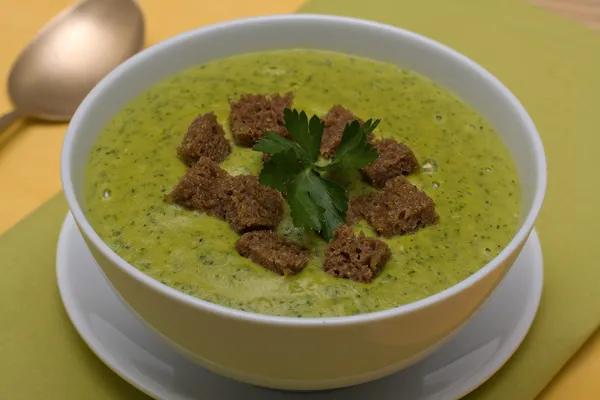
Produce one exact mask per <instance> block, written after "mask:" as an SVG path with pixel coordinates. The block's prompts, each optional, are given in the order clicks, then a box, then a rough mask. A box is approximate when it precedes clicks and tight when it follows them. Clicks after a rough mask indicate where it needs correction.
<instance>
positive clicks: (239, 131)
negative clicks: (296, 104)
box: [229, 92, 293, 147]
mask: <svg viewBox="0 0 600 400" xmlns="http://www.w3.org/2000/svg"><path fill="white" fill-rule="evenodd" d="M292 98H293V94H292V93H291V92H288V93H286V94H285V95H283V96H281V95H279V94H272V95H271V96H270V97H267V96H265V95H262V94H256V95H255V94H243V95H242V96H241V97H240V99H239V100H237V101H234V100H229V105H230V106H231V114H230V116H229V125H230V128H231V134H232V135H233V139H234V140H235V142H236V143H237V144H238V145H239V146H245V147H251V146H253V145H254V144H255V143H256V142H257V141H258V140H259V139H260V138H262V137H263V136H264V134H265V132H276V133H279V134H280V135H283V136H286V137H289V133H288V131H287V130H286V129H285V122H284V120H283V110H284V109H286V108H291V107H292Z"/></svg>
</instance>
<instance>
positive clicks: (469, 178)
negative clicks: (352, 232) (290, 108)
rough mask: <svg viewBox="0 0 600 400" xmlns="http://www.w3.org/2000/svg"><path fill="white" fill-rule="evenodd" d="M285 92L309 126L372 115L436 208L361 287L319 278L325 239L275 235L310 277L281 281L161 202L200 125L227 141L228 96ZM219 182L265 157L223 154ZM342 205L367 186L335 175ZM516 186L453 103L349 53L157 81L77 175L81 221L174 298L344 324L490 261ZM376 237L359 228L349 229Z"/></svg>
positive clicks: (513, 209) (225, 234)
mask: <svg viewBox="0 0 600 400" xmlns="http://www.w3.org/2000/svg"><path fill="white" fill-rule="evenodd" d="M287 91H292V92H293V93H294V108H297V109H299V110H305V111H306V112H307V113H308V114H309V115H311V114H317V115H319V116H322V115H324V114H325V113H327V111H328V110H329V108H330V107H331V106H332V105H334V104H342V105H343V106H345V107H346V108H348V109H350V110H351V111H353V112H354V113H355V114H356V115H357V116H359V117H361V118H363V119H365V120H366V119H368V118H380V119H381V124H380V125H379V127H378V128H377V129H376V130H375V134H376V136H378V137H391V138H395V139H397V140H398V141H401V142H403V143H405V144H406V145H408V146H410V147H411V148H412V150H413V151H414V152H415V154H416V155H417V157H418V159H419V161H420V163H421V165H422V167H421V170H420V171H419V172H417V173H415V174H413V175H410V176H409V177H408V179H409V180H410V181H411V182H412V183H414V184H415V185H417V186H418V187H420V188H422V189H423V190H424V191H425V192H427V194H429V196H430V197H432V198H433V200H434V201H435V203H436V210H437V212H438V214H439V216H440V222H439V223H438V224H437V225H434V226H431V227H427V228H425V229H422V230H420V231H418V232H417V233H415V234H412V235H406V236H395V237H392V238H384V239H383V240H384V241H385V242H386V243H387V244H388V245H389V246H390V248H391V250H392V254H393V255H392V258H391V260H390V261H389V262H388V263H387V264H386V265H385V267H384V269H383V271H382V272H381V274H380V275H379V276H378V277H377V278H376V279H375V280H374V281H373V282H372V283H368V284H363V283H357V282H354V281H351V280H347V279H340V278H335V277H332V276H330V275H327V274H326V273H324V272H323V251H324V249H325V247H326V245H327V243H326V242H325V240H324V239H322V238H320V237H318V236H316V235H315V234H313V233H310V232H304V231H300V230H298V229H296V228H294V227H293V225H292V222H291V219H290V218H289V217H286V218H285V219H284V221H283V222H282V224H281V225H280V226H279V228H278V229H279V231H280V232H281V233H282V234H284V235H285V236H287V237H288V238H292V239H294V240H296V241H298V242H300V243H302V244H303V245H306V246H308V247H309V248H310V249H311V256H310V261H309V263H308V265H307V267H306V268H305V269H304V270H303V271H301V272H300V273H299V274H297V275H295V276H286V277H282V276H279V275H277V274H276V273H274V272H272V271H269V270H267V269H265V268H263V267H261V266H259V265H256V264H254V263H253V262H252V261H250V260H249V259H246V258H243V257H241V256H240V255H238V253H237V252H236V250H235V243H236V241H237V240H238V238H239V236H240V235H239V234H237V233H235V232H234V231H233V230H232V229H230V227H229V226H228V224H227V223H226V222H225V221H222V220H219V219H217V218H214V217H210V216H207V215H203V214H201V213H197V212H192V211H189V210H185V209H182V208H181V207H179V206H177V205H172V204H168V203H166V202H165V201H164V195H165V193H166V192H168V191H170V190H171V189H172V188H173V186H174V185H175V184H177V182H178V180H179V178H180V177H181V176H183V175H184V174H185V172H186V170H187V167H186V166H185V165H184V163H183V162H181V160H180V159H178V157H177V153H176V147H177V146H178V144H179V143H180V142H181V140H182V137H183V135H184V134H185V132H186V130H187V127H188V125H189V124H190V122H191V121H192V120H193V119H194V117H196V116H197V115H198V114H203V113H206V112H209V111H214V112H215V113H216V115H217V117H218V120H219V122H220V123H221V124H223V126H224V127H225V130H226V133H227V136H228V138H229V139H231V136H230V132H229V130H228V119H229V104H228V99H229V98H232V99H237V98H238V97H239V96H240V95H241V94H244V93H265V94H270V93H284V92H287ZM231 143H232V147H233V151H232V154H231V155H230V156H229V157H228V158H227V159H226V160H225V161H224V162H222V163H221V167H222V168H223V169H225V170H226V171H228V172H229V173H231V174H233V175H236V174H256V175H257V174H258V173H259V172H260V169H261V166H262V161H261V160H262V154H261V153H258V152H255V151H253V150H252V149H249V148H241V147H237V146H233V141H231ZM346 180H347V182H346V183H347V184H348V188H349V189H348V190H349V193H350V194H357V193H361V192H363V191H366V190H371V189H369V187H368V185H366V184H364V183H362V182H361V181H360V179H359V176H351V177H346ZM519 209H520V189H519V183H518V181H517V173H516V169H515V166H514V164H513V161H512V159H511V157H510V155H509V153H508V150H507V149H506V147H505V146H504V144H503V142H502V140H501V139H500V137H499V136H498V134H497V133H496V132H494V130H493V129H492V127H491V126H490V125H489V124H488V123H487V122H486V121H485V120H484V119H483V118H482V117H481V116H480V115H479V114H478V113H477V112H476V111H474V110H473V109H471V108H470V107H469V106H468V105H466V104H465V103H464V102H462V101H461V100H460V99H458V98H457V97H456V96H454V95H453V94H452V93H451V92H449V91H447V90H446V89H444V88H442V87H440V86H438V85H436V84H435V83H433V82H431V81H430V80H428V79H426V78H424V77H422V76H420V75H418V74H416V73H414V72H411V71H408V70H405V69H401V68H398V67H397V66H395V65H391V64H385V63H380V62H376V61H373V60H368V59H363V58H356V57H351V56H348V55H343V54H338V53H330V52H321V51H312V50H286V51H277V52H266V53H255V54H246V55H241V56H236V57H231V58H227V59H222V60H217V61H212V62H209V63H207V64H205V65H200V66H197V67H193V68H190V69H187V70H185V71H182V72H180V73H178V74H176V75H174V76H171V77H169V78H168V79H165V80H164V81H161V82H159V83H158V84H156V85H154V86H153V87H151V88H150V89H149V90H147V91H146V92H145V93H143V94H142V95H140V96H138V97H137V98H135V99H134V100H133V101H131V102H130V103H129V104H128V105H127V106H126V107H125V108H124V109H123V110H121V111H120V112H119V113H117V114H116V115H115V116H114V118H113V119H112V120H111V121H110V123H109V124H108V125H107V126H106V128H105V129H104V130H103V132H102V133H101V134H100V136H99V137H98V140H97V143H96V144H95V146H94V147H93V149H92V152H91V155H90V158H89V162H88V166H87V170H86V214H87V216H88V218H89V220H90V222H91V224H92V226H93V227H94V229H95V230H96V231H97V232H98V234H99V235H100V237H102V239H103V240H104V241H105V242H106V243H107V244H108V245H109V246H110V247H111V248H112V249H113V250H114V251H115V252H116V253H117V254H118V255H119V256H121V257H122V258H123V259H125V260H126V261H128V262H129V263H131V264H132V265H134V266H135V267H136V268H138V269H139V270H141V271H143V272H144V273H146V274H148V275H150V276H151V277H153V278H155V279H157V280H158V281H160V282H162V283H164V284H165V285H168V286H171V287H173V288H175V289H177V290H180V291H182V292H184V293H187V294H189V295H192V296H196V297H198V298H201V299H204V300H207V301H210V302H213V303H217V304H221V305H223V306H227V307H232V308H236V309H239V310H246V311H251V312H256V313H262V314H271V315H280V316H293V317H324V316H344V315H354V314H361V313H368V312H373V311H378V310H384V309H388V308H392V307H397V306H399V305H402V304H407V303H410V302H414V301H416V300H419V299H422V298H425V297H427V296H430V295H432V294H434V293H437V292H439V291H442V290H444V289H446V288H448V287H450V286H452V285H454V284H456V283H457V282H459V281H461V280H463V279H465V278H466V277H468V276H469V275H471V274H473V273H474V272H476V271H477V270H478V269H480V268H481V267H483V266H484V265H485V264H486V263H487V262H489V261H490V260H491V259H492V258H493V257H494V256H496V255H497V254H498V252H499V251H500V250H501V249H502V248H503V247H504V246H505V245H506V244H507V243H508V242H509V241H510V239H511V237H512V235H513V234H514V233H515V230H516V229H517V225H518V220H519V215H518V214H519ZM355 229H356V230H357V231H360V230H362V231H363V232H365V234H367V235H368V236H376V234H375V232H374V231H373V230H372V229H371V228H370V227H369V225H368V224H367V223H366V222H364V221H363V222H361V223H359V224H358V225H357V226H355Z"/></svg>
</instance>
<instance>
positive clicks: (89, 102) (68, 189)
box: [60, 14, 547, 327]
mask: <svg viewBox="0 0 600 400" xmlns="http://www.w3.org/2000/svg"><path fill="white" fill-rule="evenodd" d="M282 21H284V22H285V21H289V22H299V23H301V22H313V23H314V22H320V23H323V24H325V23H345V24H348V25H354V26H355V27H359V28H367V29H377V30H383V31H387V32H388V33H390V34H392V35H395V36H404V37H405V38H407V39H408V40H411V41H414V42H418V43H420V44H421V45H424V46H428V47H430V48H433V49H434V50H435V51H437V52H440V53H446V55H447V56H451V57H453V58H455V59H456V60H457V61H459V62H461V63H462V64H465V65H466V67H468V68H470V69H472V70H473V72H474V73H477V74H479V75H480V76H482V77H484V78H485V79H486V80H487V81H488V82H489V83H490V84H492V85H493V86H494V87H495V89H496V90H497V91H499V92H500V93H501V94H502V95H503V96H504V97H505V98H506V99H507V100H508V102H510V103H511V106H512V108H513V109H514V110H515V111H516V114H515V115H516V118H519V119H521V120H522V122H523V124H524V125H525V127H526V131H527V132H528V136H529V138H530V140H532V144H533V153H534V156H535V160H534V161H535V165H536V169H537V171H536V172H537V173H536V184H537V188H536V190H535V193H534V196H533V201H532V206H531V208H530V210H529V211H528V213H527V216H526V218H525V219H524V220H523V223H522V225H521V227H520V228H519V230H518V231H517V233H516V234H514V235H513V238H512V239H511V241H510V242H509V243H508V244H507V245H506V246H505V247H504V248H503V249H502V251H501V252H500V253H499V254H498V255H497V256H496V257H494V258H493V259H492V260H490V262H488V263H487V264H486V265H484V266H483V267H482V268H480V269H479V270H478V271H477V272H475V273H474V274H472V275H470V276H469V277H467V278H466V279H464V280H462V281H460V282H458V283H456V284H455V285H453V286H451V287H449V288H447V289H445V290H443V291H441V292H438V293H435V294H433V295H431V296H428V297H425V298H423V299H420V300H417V301H415V302H412V303H408V304H404V305H400V306H398V307H394V308H390V309H386V310H380V311H376V312H372V313H365V314H358V315H351V316H340V317H312V318H297V317H286V316H275V315H267V314H259V313H254V312H249V311H242V310H237V309H234V308H229V307H225V306H222V305H219V304H215V303H211V302H209V301H206V300H202V299H200V298H197V297H193V296H191V295H188V294H185V293H183V292H180V291H178V290H177V289H174V288H172V287H170V286H167V285H165V284H162V283H161V282H159V281H158V280H156V279H154V278H152V277H150V276H149V275H146V274H145V273H143V272H142V271H140V270H138V269H137V268H135V267H134V266H133V265H131V264H129V263H128V262H126V261H125V260H124V259H122V258H121V257H120V256H119V255H117V254H116V253H115V252H114V251H113V250H112V249H110V247H109V246H108V245H107V244H106V243H105V242H104V241H103V240H102V239H101V238H100V236H99V235H98V234H97V233H96V231H95V230H94V229H93V228H92V226H91V225H90V223H89V222H88V220H87V218H86V216H85V213H84V212H83V210H82V208H81V206H80V204H79V202H78V201H77V198H76V195H75V190H74V186H73V183H72V180H71V174H72V172H71V159H72V157H73V156H74V155H73V143H74V142H75V140H76V135H77V133H78V132H79V130H80V129H79V128H78V125H80V124H81V123H82V121H84V120H85V118H86V114H87V113H88V109H90V108H91V107H92V106H93V103H94V102H95V100H96V98H98V97H101V96H103V92H104V90H105V88H106V87H107V86H108V85H109V82H111V81H112V80H114V79H116V78H118V76H119V75H120V74H121V71H125V70H130V69H134V68H137V67H138V65H140V64H142V63H143V62H144V60H145V59H147V58H148V57H150V56H151V55H152V54H154V53H156V52H160V51H161V50H163V49H166V48H168V47H171V46H173V45H174V44H176V43H178V42H180V41H182V40H185V39H187V38H190V37H195V36H200V35H205V34H207V33H210V32H215V31H219V30H223V29H231V28H236V27H239V26H241V25H246V24H265V23H267V24H268V23H270V22H282ZM60 169H61V180H62V186H63V192H64V194H65V197H66V200H67V203H68V206H69V209H70V211H71V213H72V214H73V216H74V218H75V220H76V221H77V225H78V227H79V229H80V230H81V231H82V233H83V235H84V236H86V237H87V238H88V240H90V241H91V242H92V245H93V246H95V247H96V248H97V249H98V250H99V251H100V252H101V253H102V254H103V255H104V257H106V258H107V259H108V260H109V262H111V263H112V264H113V265H115V266H117V268H119V269H120V270H121V271H123V272H124V273H126V274H127V275H129V276H130V277H131V278H133V279H136V280H137V281H139V282H141V283H143V284H144V285H146V286H148V287H149V288H150V289H153V290H154V291H156V292H159V293H161V294H162V295H164V296H168V297H170V298H171V299H173V300H175V301H178V302H180V303H184V304H185V305H187V306H191V307H194V308H199V309H201V310H202V311H204V312H210V313H213V314H218V315H220V316H222V317H227V318H231V319H237V320H244V321H247V322H252V323H262V324H275V325H287V326H298V327H300V326H304V327H309V326H340V325H357V324H367V323H371V322H374V321H378V320H384V319H389V318H394V317H398V316H400V315H405V314H409V313H413V312H415V311H417V310H419V309H422V308H426V307H429V306H431V305H433V304H435V303H438V302H443V301H444V300H445V299H447V298H450V297H452V296H454V295H456V294H458V293H460V292H461V291H463V290H465V289H467V288H469V287H471V286H473V285H475V284H476V283H477V282H478V281H479V280H481V279H482V278H483V277H485V276H486V275H488V274H489V273H491V272H492V271H494V270H495V269H496V268H498V266H499V265H500V264H501V263H502V262H504V261H505V260H506V259H507V258H508V257H509V256H510V255H511V254H513V253H514V252H515V251H517V250H518V247H519V245H520V244H521V243H524V242H525V241H526V239H527V237H528V236H529V233H530V232H531V230H532V229H533V227H534V223H535V220H536V219H537V217H538V215H539V212H540V210H541V207H542V204H543V201H544V197H545V192H546V186H547V165H546V157H545V152H544V147H543V144H542V141H541V138H540V136H539V134H538V131H537V129H536V127H535V125H534V123H533V121H532V119H531V117H530V116H529V114H528V113H527V111H526V110H525V108H524V107H523V105H522V104H521V103H520V102H519V100H518V99H517V98H516V96H515V95H514V94H513V93H512V92H511V91H510V90H509V89H508V88H507V87H506V86H504V85H503V84H502V83H501V82H500V81H499V80H498V79H497V78H496V77H495V76H494V75H493V74H492V73H490V72H489V71H487V70H486V69H485V68H483V67H482V66H480V65H479V64H477V63H476V62H474V61H473V60H471V59H470V58H468V57H466V56H465V55H463V54H461V53H459V52H458V51H456V50H454V49H452V48H450V47H448V46H446V45H444V44H442V43H440V42H437V41H435V40H433V39H430V38H428V37H426V36H423V35H421V34H418V33H415V32H411V31H408V30H405V29H402V28H399V27H395V26H392V25H387V24H383V23H379V22H375V21H370V20H365V19H360V18H352V17H344V16H334V15H317V14H281V15H271V16H258V17H248V18H240V19H235V20H231V21H226V22H220V23H216V24H212V25H207V26H203V27H199V28H196V29H193V30H190V31H187V32H184V33H181V34H178V35H176V36H173V37H171V38H169V39H167V40H164V41H162V42H160V43H158V44H156V45H153V46H151V47H149V48H147V49H145V50H143V51H142V52H140V53H138V54H136V55H135V56H133V57H131V58H130V59H128V60H127V61H125V62H124V63H122V64H121V65H120V66H118V67H117V68H116V69H114V70H113V71H112V72H110V73H109V74H108V75H107V76H105V77H104V78H103V79H102V80H101V81H100V83H98V84H97V85H96V86H95V87H94V88H93V89H92V90H91V92H90V93H89V94H88V95H87V96H86V98H85V99H84V101H83V102H82V103H81V105H80V106H79V108H78V109H77V111H76V112H75V115H74V116H73V118H72V120H71V122H70V124H69V126H68V129H67V133H66V135H65V138H64V141H63V146H62V151H61V161H60Z"/></svg>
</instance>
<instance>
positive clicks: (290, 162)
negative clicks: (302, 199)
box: [258, 135, 302, 194]
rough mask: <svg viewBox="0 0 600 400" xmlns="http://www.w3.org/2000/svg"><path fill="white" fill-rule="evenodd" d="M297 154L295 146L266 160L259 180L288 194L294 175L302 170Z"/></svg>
mask: <svg viewBox="0 0 600 400" xmlns="http://www.w3.org/2000/svg"><path fill="white" fill-rule="evenodd" d="M277 136H280V135H277ZM284 139H285V138H284ZM286 140H287V139H286ZM296 156H297V155H296V152H295V151H294V149H293V148H288V149H287V150H284V151H281V152H279V153H275V154H273V155H272V156H271V157H270V158H269V159H268V160H267V161H265V164H264V167H263V169H262V170H261V171H260V176H259V177H258V181H259V182H260V183H261V184H263V185H265V186H270V187H272V188H274V189H277V190H279V191H280V192H281V193H283V194H287V193H288V189H289V186H290V184H291V183H292V181H293V179H294V177H295V176H296V175H298V174H299V173H300V171H302V168H301V167H300V164H299V162H298V159H297V158H296Z"/></svg>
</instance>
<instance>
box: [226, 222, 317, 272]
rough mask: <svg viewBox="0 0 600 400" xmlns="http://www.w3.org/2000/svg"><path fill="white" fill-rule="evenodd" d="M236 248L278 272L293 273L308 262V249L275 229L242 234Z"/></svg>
mask: <svg viewBox="0 0 600 400" xmlns="http://www.w3.org/2000/svg"><path fill="white" fill-rule="evenodd" d="M235 248H236V249H237V251H238V253H239V254H240V255H241V256H242V257H246V258H249V259H251V260H252V261H253V262H254V263H256V264H259V265H262V266H263V267H265V268H267V269H270V270H271V271H274V272H277V273H278V274H280V275H293V274H296V273H297V272H299V271H301V270H302V269H303V268H304V267H305V266H306V264H307V263H308V251H307V250H306V249H303V248H302V247H300V246H298V245H297V244H295V243H293V242H290V241H288V240H286V239H284V238H283V237H281V236H279V235H277V234H276V233H275V232H273V231H253V232H248V233H245V234H244V235H242V237H241V238H240V239H239V240H238V241H237V243H236V245H235Z"/></svg>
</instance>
